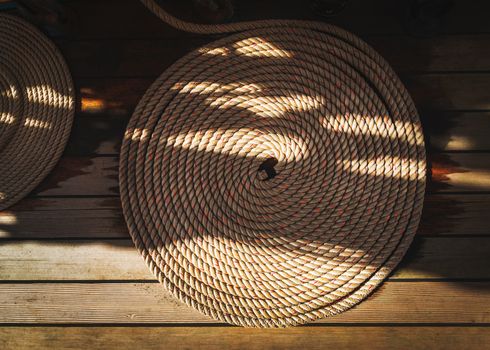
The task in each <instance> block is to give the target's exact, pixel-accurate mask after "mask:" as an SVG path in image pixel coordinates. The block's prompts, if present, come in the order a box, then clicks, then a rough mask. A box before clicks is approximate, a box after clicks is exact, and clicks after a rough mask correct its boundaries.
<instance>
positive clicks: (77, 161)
mask: <svg viewBox="0 0 490 350" xmlns="http://www.w3.org/2000/svg"><path fill="white" fill-rule="evenodd" d="M488 159H489V156H488V154H485V153H468V154H466V153H464V154H458V153H456V154H454V153H443V154H436V155H433V156H431V159H429V169H430V171H431V178H430V181H429V186H428V190H429V191H431V192H433V193H443V192H468V193H470V192H481V191H489V190H490V162H489V161H488ZM117 194H118V158H117V157H113V156H107V157H105V156H104V157H100V156H92V157H63V158H62V159H61V160H60V162H59V163H58V165H57V166H56V167H55V169H54V170H53V171H52V172H51V173H50V175H48V176H47V177H46V179H45V180H44V181H43V182H42V183H41V184H40V185H39V186H38V187H37V189H36V190H34V192H33V195H35V196H38V197H39V196H40V197H42V196H68V195H69V196H108V195H111V196H114V195H117Z"/></svg>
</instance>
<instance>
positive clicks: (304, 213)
mask: <svg viewBox="0 0 490 350" xmlns="http://www.w3.org/2000/svg"><path fill="white" fill-rule="evenodd" d="M143 2H144V3H145V4H146V5H147V6H148V7H149V8H150V9H151V10H153V11H154V12H155V13H156V14H157V15H159V16H160V17H161V18H162V19H164V20H165V21H166V22H167V23H169V24H171V25H173V26H175V27H177V28H181V29H184V30H188V31H193V32H199V33H211V32H213V33H219V32H227V31H237V33H235V34H232V35H229V36H227V37H224V38H222V39H219V40H217V41H215V42H212V43H210V44H208V45H206V46H205V47H202V48H200V49H198V50H195V51H193V52H191V53H189V54H187V55H186V56H184V57H182V58H181V59H179V60H178V61H177V62H176V63H175V64H174V65H172V66H171V67H170V68H168V69H167V70H166V71H165V72H164V73H163V74H162V75H161V76H160V77H159V78H158V79H157V80H156V81H155V82H154V83H153V85H152V86H151V87H150V88H149V89H148V91H147V92H146V94H145V95H144V97H143V98H142V99H141V101H140V103H139V104H138V106H137V108H136V110H135V111H134V114H133V116H132V118H131V120H130V123H129V125H128V128H127V130H126V134H125V137H124V141H123V146H122V150H121V160H120V187H121V198H122V204H123V210H124V215H125V218H126V221H127V224H128V227H129V231H130V234H131V236H132V238H133V240H134V242H135V245H136V247H137V248H138V250H139V251H140V253H141V254H142V255H143V257H144V259H145V260H146V262H147V264H148V265H149V266H150V268H151V270H152V271H153V273H154V274H155V275H156V276H157V278H158V279H159V280H160V281H161V282H162V283H163V284H164V286H165V287H166V288H167V289H168V290H169V291H170V292H171V293H172V294H173V295H175V296H176V297H177V298H178V299H180V300H181V301H183V302H185V303H186V304H188V305H190V306H191V307H193V308H195V309H197V310H199V311H201V312H203V313H204V314H206V315H209V316H211V317H213V318H216V319H219V320H223V321H226V322H229V323H233V324H237V325H242V326H247V327H285V326H291V325H297V324H302V323H305V322H310V321H313V320H316V319H319V318H323V317H327V316H332V315H335V314H338V313H339V312H342V311H344V310H347V309H348V308H350V307H352V306H353V305H355V304H356V303H358V302H359V301H361V300H362V299H364V298H365V297H366V296H367V295H368V294H369V293H371V291H372V290H373V289H374V288H375V287H376V286H377V285H378V284H379V283H381V281H382V280H383V279H384V278H385V277H386V276H387V275H388V274H389V273H390V271H392V270H393V268H394V267H395V266H396V264H397V263H398V262H399V261H400V260H401V258H402V257H403V255H404V254H405V252H406V250H407V249H408V246H409V244H410V243H411V241H412V238H413V236H414V234H415V231H416V228H417V225H418V222H419V220H420V214H421V209H422V202H423V197H424V189H425V148H424V140H423V134H422V129H421V125H420V121H419V118H418V115H417V112H416V110H415V107H414V104H413V102H412V100H411V98H410V96H409V95H408V93H407V91H406V90H405V88H404V87H403V85H402V84H401V82H400V81H399V79H398V78H397V76H396V75H395V74H394V72H393V70H392V69H391V68H390V67H389V66H388V64H387V63H386V62H385V61H384V60H383V59H382V58H381V57H380V56H379V55H378V54H377V53H376V52H375V51H374V50H373V49H371V48H370V47H369V46H368V45H367V44H365V43H364V42H363V41H361V40H360V39H358V38H357V37H355V36H354V35H352V34H350V33H347V32H345V31H344V30H341V29H339V28H337V27H334V26H331V25H326V24H322V23H316V22H302V21H260V22H249V23H239V24H231V25H223V26H206V25H194V24H189V23H185V22H182V21H179V20H177V19H175V18H173V17H171V16H170V15H168V14H167V13H166V12H165V11H163V10H162V9H160V8H159V7H158V6H157V5H156V4H155V3H154V2H153V1H147V0H145V1H143Z"/></svg>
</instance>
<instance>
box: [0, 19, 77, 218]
mask: <svg viewBox="0 0 490 350" xmlns="http://www.w3.org/2000/svg"><path fill="white" fill-rule="evenodd" d="M72 86H73V84H72V81H71V77H70V73H69V71H68V69H67V66H66V64H65V62H64V60H63V58H62V57H61V55H60V53H59V52H58V50H57V49H56V47H55V46H54V45H53V44H52V43H51V42H50V41H49V40H48V39H47V38H46V37H45V36H44V35H43V34H42V33H41V32H39V31H38V30H37V29H36V28H34V27H33V26H32V25H30V24H29V23H27V22H25V21H23V20H21V19H19V18H16V17H13V16H10V15H5V14H0V210H3V209H5V208H7V207H9V206H10V205H12V204H14V203H16V202H17V201H18V200H20V199H21V198H22V197H24V196H25V195H27V194H28V193H29V192H30V191H32V190H33V189H34V187H36V186H37V185H38V184H39V183H40V182H41V180H42V179H43V178H44V177H45V176H46V175H47V174H48V173H49V171H50V170H51V169H52V168H53V167H54V165H55V164H56V162H57V161H58V159H59V157H60V156H61V154H62V152H63V149H64V147H65V144H66V141H67V140H68V137H69V133H70V130H71V125H72V120H73V115H74V103H73V100H74V97H73V95H74V90H73V87H72Z"/></svg>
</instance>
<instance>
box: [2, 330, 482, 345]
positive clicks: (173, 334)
mask: <svg viewBox="0 0 490 350" xmlns="http://www.w3.org/2000/svg"><path fill="white" fill-rule="evenodd" d="M143 344H144V345H143ZM162 344H165V345H164V347H165V349H166V350H173V349H175V350H177V349H201V350H207V349H209V350H211V349H230V350H237V349H249V350H259V349H285V350H287V349H309V350H310V349H311V350H323V349H328V348H332V349H339V350H341V349H364V348H366V344H369V347H370V348H373V349H378V350H391V349H399V350H417V349H445V350H452V349H455V350H456V349H484V348H485V347H487V346H488V344H490V330H489V328H488V327H447V326H445V327H444V326H443V327H419V326H413V327H397V326H391V327H390V326H380V327H363V326H351V327H342V326H328V328H327V327H296V328H288V329H247V328H239V327H59V326H58V327H42V326H41V327H2V328H0V346H1V347H2V349H4V350H10V349H12V350H13V349H15V350H23V349H26V350H31V349H39V350H43V349H46V350H51V349H61V348H63V349H80V348H83V349H91V348H94V349H95V348H96V349H135V348H140V347H142V346H144V348H145V349H148V350H152V349H154V350H161V349H162Z"/></svg>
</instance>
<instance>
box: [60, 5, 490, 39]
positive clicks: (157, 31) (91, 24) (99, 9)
mask: <svg viewBox="0 0 490 350" xmlns="http://www.w3.org/2000/svg"><path fill="white" fill-rule="evenodd" d="M169 2H170V5H171V7H170V8H171V9H172V10H173V13H175V14H177V15H179V16H181V17H182V18H187V19H195V20H199V16H198V14H196V13H191V14H190V16H189V14H188V13H189V10H190V8H189V7H190V6H186V4H187V3H185V2H184V3H183V4H181V3H182V2H179V1H178V0H173V1H166V6H168V5H167V4H169ZM452 2H453V3H454V5H453V8H452V9H451V11H450V12H449V13H448V14H446V15H445V16H444V17H443V20H442V21H441V23H440V26H439V29H438V31H439V32H440V33H445V34H449V33H452V34H453V33H475V32H479V33H484V32H486V33H488V32H490V24H489V22H488V18H487V16H486V15H487V13H488V10H489V5H488V2H487V1H485V0H473V1H465V0H454V1H452ZM407 4H408V3H403V4H398V3H394V2H393V1H390V0H375V1H369V2H366V1H362V0H352V1H349V4H348V6H347V8H346V9H345V10H344V11H343V12H342V13H340V14H339V15H337V16H334V17H332V18H329V19H327V20H328V22H331V23H333V24H336V25H339V26H341V27H343V28H345V29H348V30H350V31H353V32H354V33H357V34H360V35H366V34H370V35H372V34H375V35H383V34H389V35H393V34H402V33H406V32H407V30H406V27H407V26H406V17H407V15H408V11H409V9H408V8H407ZM68 6H69V7H70V8H71V9H72V10H73V12H75V13H76V14H77V16H76V19H77V26H76V30H73V31H72V32H68V33H64V36H65V37H69V38H121V37H122V38H149V37H151V38H169V37H175V35H181V33H179V32H178V31H176V30H174V29H172V28H170V27H169V26H167V25H165V24H164V23H162V22H161V21H160V20H159V19H158V18H157V17H156V16H154V15H153V14H152V13H151V12H149V11H148V10H147V9H146V8H144V7H143V6H142V5H141V4H140V3H139V2H138V1H132V0H104V1H100V0H85V1H70V2H69V4H68ZM185 6H186V7H185ZM235 7H236V8H235V15H234V16H233V18H232V20H233V21H241V20H255V19H269V18H295V19H315V20H324V21H327V20H326V19H322V18H321V17H319V16H318V15H315V13H314V12H313V11H312V10H311V7H310V6H309V4H308V3H303V2H298V1H295V0H286V1H284V0H282V1H279V0H273V1H272V0H269V1H260V0H253V1H252V0H250V1H241V2H238V1H236V2H235ZM115 11H117V16H115V15H114V12H115ZM184 15H187V16H186V17H183V16H184ZM108 18H110V19H111V20H110V21H108V20H107V19H108Z"/></svg>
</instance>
